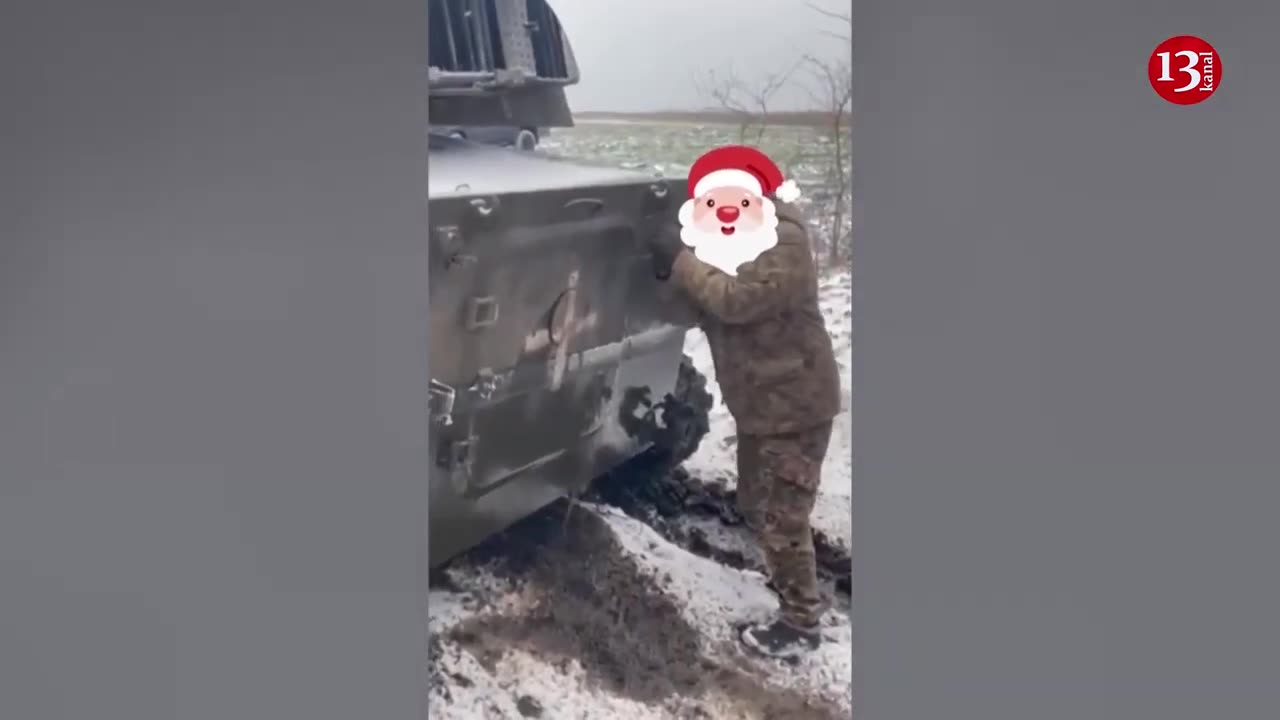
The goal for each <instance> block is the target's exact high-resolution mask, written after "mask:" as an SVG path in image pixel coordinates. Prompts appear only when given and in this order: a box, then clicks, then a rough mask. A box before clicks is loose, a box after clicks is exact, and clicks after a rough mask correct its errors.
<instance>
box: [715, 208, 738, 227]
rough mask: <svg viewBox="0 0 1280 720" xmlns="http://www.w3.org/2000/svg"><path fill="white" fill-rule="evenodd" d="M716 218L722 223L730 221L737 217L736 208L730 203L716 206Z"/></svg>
mask: <svg viewBox="0 0 1280 720" xmlns="http://www.w3.org/2000/svg"><path fill="white" fill-rule="evenodd" d="M716 218H717V219H719V220H720V222H722V223H731V222H733V221H735V220H737V219H738V208H736V207H734V206H732V205H721V206H720V207H718V208H716Z"/></svg>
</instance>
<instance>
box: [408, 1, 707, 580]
mask: <svg viewBox="0 0 1280 720" xmlns="http://www.w3.org/2000/svg"><path fill="white" fill-rule="evenodd" d="M429 10H430V68H429V87H430V117H431V122H432V125H433V127H436V128H440V130H439V131H436V130H433V131H431V134H430V144H429V148H430V153H431V158H430V167H431V172H430V175H429V187H428V203H429V211H430V213H429V220H430V230H431V237H430V243H431V245H430V253H431V258H432V262H431V270H430V277H429V278H428V281H429V283H430V317H429V318H428V322H429V332H430V339H431V342H430V357H429V363H430V366H429V370H430V374H431V397H430V399H429V406H430V410H431V419H432V425H431V452H432V456H433V457H432V460H433V465H432V468H431V473H430V485H431V491H430V537H429V543H430V546H429V547H430V559H431V563H432V564H433V565H436V564H439V563H442V562H444V561H445V560H448V559H449V558H451V557H453V556H455V555H457V554H458V553H460V552H462V551H464V550H466V549H468V548H470V547H472V546H474V545H475V544H477V543H479V542H480V541H482V540H484V539H485V538H486V537H488V536H490V535H492V534H494V533H496V532H498V531H501V530H503V529H505V528H506V527H508V526H509V525H511V524H512V523H514V522H516V521H517V520H520V519H521V518H523V517H525V516H527V515H529V514H531V513H533V512H535V511H537V510H538V509H540V508H542V507H544V506H545V505H547V504H549V503H551V502H552V501H554V500H556V499H557V498H559V497H561V496H563V495H565V494H570V493H576V492H578V491H581V490H583V489H585V487H586V486H587V485H588V484H589V483H590V481H591V480H592V479H593V478H596V477H598V476H601V475H603V474H605V473H607V472H609V471H611V470H613V469H614V468H616V467H618V466H619V465H621V464H623V463H624V462H626V461H628V460H629V459H631V458H633V457H635V456H637V455H638V454H640V453H641V452H644V451H645V450H646V449H647V448H649V447H650V446H654V445H657V446H658V447H659V448H660V449H663V451H664V452H665V454H666V456H667V458H668V461H669V462H672V463H675V462H679V461H680V460H682V459H684V458H685V457H688V455H690V454H692V452H693V450H694V449H696V447H697V443H698V441H699V440H700V438H701V437H702V435H703V434H705V433H706V430H707V424H706V422H707V421H706V413H707V410H708V409H709V405H710V398H709V396H707V395H706V391H705V387H704V383H702V382H701V381H700V379H699V377H698V375H697V371H696V370H694V369H693V367H692V365H691V363H689V362H688V360H687V358H685V357H684V355H683V345H684V336H685V331H686V328H687V325H686V324H684V323H682V322H680V318H681V317H683V316H684V311H683V310H682V308H680V307H679V306H678V301H676V300H674V299H671V298H669V297H665V296H664V295H663V294H662V293H660V292H659V287H658V282H657V281H656V280H655V279H654V277H653V272H652V269H651V259H650V257H649V256H648V253H647V250H646V249H645V242H644V238H643V236H642V231H641V230H640V228H642V227H647V226H649V219H650V218H652V217H654V216H656V215H658V214H659V213H670V212H671V211H673V210H674V209H675V208H676V207H678V206H679V204H680V203H682V202H683V201H684V200H685V187H684V182H683V181H682V179H680V178H673V179H660V178H655V177H652V176H649V175H645V174H644V173H640V172H635V171H628V170H621V169H617V168H611V167H597V166H591V165H585V164H580V163H570V162H566V161H563V160H557V159H552V158H547V157H542V156H540V155H536V154H532V153H528V152H521V151H518V150H516V149H513V148H507V147H498V146H495V145H492V144H484V143H478V142H471V141H470V140H469V139H467V138H463V137H456V133H451V132H450V131H449V128H465V127H508V128H556V127H571V126H572V125H573V118H572V115H571V113H570V112H569V107H568V104H567V102H566V100H565V95H564V88H565V87H566V86H568V85H571V84H573V83H576V82H577V81H578V77H579V75H578V68H577V64H576V62H575V60H574V57H573V51H572V49H571V47H570V45H569V42H568V40H567V38H565V36H564V33H563V30H562V28H561V27H560V23H559V21H558V20H557V19H556V16H555V13H554V12H553V11H552V9H551V8H550V7H549V6H548V4H547V3H546V2H543V1H542V0H429Z"/></svg>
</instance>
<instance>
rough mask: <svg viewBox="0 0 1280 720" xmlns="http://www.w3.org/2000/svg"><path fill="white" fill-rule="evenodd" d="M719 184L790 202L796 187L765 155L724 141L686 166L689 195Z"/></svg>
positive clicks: (717, 186) (710, 188)
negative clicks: (688, 166) (691, 165)
mask: <svg viewBox="0 0 1280 720" xmlns="http://www.w3.org/2000/svg"><path fill="white" fill-rule="evenodd" d="M722 187H741V188H746V189H747V190H750V191H751V192H753V193H755V194H757V195H760V196H762V197H763V196H765V195H773V196H774V197H776V198H778V199H779V200H781V201H782V202H788V203H789V202H794V201H795V200H796V198H798V197H800V188H799V187H797V186H796V183H795V181H794V180H785V179H784V178H783V177H782V171H781V170H779V169H778V166H777V165H774V164H773V161H772V160H770V159H769V156H768V155H765V154H764V153H762V152H760V151H759V150H757V149H755V148H753V147H748V146H746V145H725V146H722V147H718V148H715V149H714V150H710V151H708V152H707V153H705V154H704V155H703V156H702V157H700V158H698V160H697V161H696V162H694V163H693V167H691V168H689V197H691V198H696V197H698V196H700V195H702V194H703V193H705V192H707V191H709V190H714V189H715V188H722Z"/></svg>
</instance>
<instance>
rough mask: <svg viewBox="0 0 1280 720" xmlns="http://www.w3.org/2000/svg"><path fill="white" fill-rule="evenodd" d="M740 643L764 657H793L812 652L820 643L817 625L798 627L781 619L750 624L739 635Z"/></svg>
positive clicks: (820, 636)
mask: <svg viewBox="0 0 1280 720" xmlns="http://www.w3.org/2000/svg"><path fill="white" fill-rule="evenodd" d="M740 637H741V639H742V643H743V644H744V645H746V646H747V647H749V648H751V649H752V650H754V651H755V652H757V653H760V654H761V655H764V656H766V657H774V658H793V657H797V656H799V655H802V654H804V653H806V652H812V651H813V650H816V649H817V648H818V645H819V644H821V643H822V634H821V632H820V631H819V629H818V627H816V626H815V627H813V628H804V629H802V628H798V627H796V626H794V625H792V624H790V623H787V622H784V621H782V620H774V621H773V622H771V623H762V624H759V625H751V626H749V627H747V628H744V629H743V631H742V635H741V636H740Z"/></svg>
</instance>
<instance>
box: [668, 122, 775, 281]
mask: <svg viewBox="0 0 1280 720" xmlns="http://www.w3.org/2000/svg"><path fill="white" fill-rule="evenodd" d="M770 196H773V197H774V198H777V199H778V200H781V201H782V202H792V201H794V200H795V199H796V198H798V197H799V196H800V191H799V190H798V189H797V188H796V185H795V183H794V182H792V181H790V180H785V181H784V180H783V177H782V173H781V171H779V170H778V167H777V166H776V165H774V164H773V161H771V160H770V159H769V157H768V156H767V155H765V154H764V153H762V152H760V151H759V150H757V149H755V148H753V147H747V146H745V145H726V146H724V147H718V148H715V149H714V150H711V151H710V152H707V153H706V154H704V155H703V156H702V157H700V158H698V160H697V162H695V163H694V164H693V167H692V168H690V169H689V199H688V200H686V201H685V203H684V205H682V206H681V207H680V227H681V230H680V239H681V240H683V241H684V244H685V245H688V246H689V247H690V248H692V249H693V251H694V255H695V256H696V257H697V258H698V259H699V260H701V261H703V262H705V263H707V264H708V265H711V266H713V267H715V268H718V269H719V270H721V271H723V272H725V273H727V274H729V275H737V274H738V267H739V266H741V265H742V264H743V263H749V262H751V261H752V260H755V259H756V258H757V257H759V256H760V253H763V252H764V251H766V250H768V249H769V248H771V247H773V246H774V245H777V244H778V211H777V207H776V206H775V205H774V201H773V199H772V198H771V197H770Z"/></svg>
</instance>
